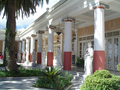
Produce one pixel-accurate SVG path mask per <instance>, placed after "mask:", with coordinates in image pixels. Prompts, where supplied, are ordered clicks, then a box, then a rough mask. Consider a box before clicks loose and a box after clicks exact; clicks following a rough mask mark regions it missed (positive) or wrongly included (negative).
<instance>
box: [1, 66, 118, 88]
mask: <svg viewBox="0 0 120 90" xmlns="http://www.w3.org/2000/svg"><path fill="white" fill-rule="evenodd" d="M24 68H32V69H36V68H40V67H39V66H37V67H30V66H27V67H24ZM0 69H4V68H1V67H0ZM83 71H84V69H83V68H80V67H75V66H72V70H71V71H70V72H71V73H72V74H73V79H72V81H71V82H73V86H72V87H71V88H70V89H68V90H80V88H79V87H80V85H81V84H82V75H83V74H84V72H83ZM111 73H113V74H116V75H117V74H118V75H120V73H119V72H114V71H111ZM37 79H38V78H37V77H5V78H0V90H28V89H29V90H43V89H39V88H34V87H32V85H34V83H35V82H36V81H37Z"/></svg>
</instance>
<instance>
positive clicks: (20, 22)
mask: <svg viewBox="0 0 120 90" xmlns="http://www.w3.org/2000/svg"><path fill="white" fill-rule="evenodd" d="M58 1H60V0H49V4H48V5H47V4H46V2H45V0H44V5H43V7H42V8H41V6H39V7H37V12H36V13H35V14H34V15H32V14H31V15H30V17H24V19H22V18H21V17H19V18H18V19H17V20H16V29H21V28H25V27H27V26H29V25H30V24H31V23H32V22H33V21H34V20H36V19H37V18H38V17H39V16H40V15H42V14H43V13H44V12H45V11H46V8H51V7H52V6H53V5H55V4H56V3H57V2H58ZM2 13H3V12H2ZM5 27H6V17H4V19H2V14H1V16H0V29H3V28H5Z"/></svg>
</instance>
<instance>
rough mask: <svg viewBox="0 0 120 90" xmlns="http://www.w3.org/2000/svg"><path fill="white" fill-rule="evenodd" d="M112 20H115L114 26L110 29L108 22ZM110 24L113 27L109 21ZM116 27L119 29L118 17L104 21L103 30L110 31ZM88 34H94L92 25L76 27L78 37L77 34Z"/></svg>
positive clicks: (119, 19)
mask: <svg viewBox="0 0 120 90" xmlns="http://www.w3.org/2000/svg"><path fill="white" fill-rule="evenodd" d="M113 21H114V22H115V27H114V28H113V29H110V28H109V23H110V22H113ZM110 26H111V27H113V26H114V24H113V23H111V25H110ZM85 29H86V30H88V33H87V34H84V33H85V32H84V30H85ZM116 29H120V18H117V19H113V20H109V21H106V22H105V31H111V30H116ZM90 34H94V25H92V26H88V27H84V28H80V29H78V37H79V36H86V35H90Z"/></svg>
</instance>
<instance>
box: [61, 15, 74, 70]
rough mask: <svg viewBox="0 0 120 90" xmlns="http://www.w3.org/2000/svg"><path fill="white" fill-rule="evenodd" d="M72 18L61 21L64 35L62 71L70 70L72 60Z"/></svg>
mask: <svg viewBox="0 0 120 90" xmlns="http://www.w3.org/2000/svg"><path fill="white" fill-rule="evenodd" d="M73 20H75V19H74V18H70V17H66V18H64V19H62V21H64V22H65V35H64V65H63V69H64V70H71V59H72V41H71V38H72V21H73Z"/></svg>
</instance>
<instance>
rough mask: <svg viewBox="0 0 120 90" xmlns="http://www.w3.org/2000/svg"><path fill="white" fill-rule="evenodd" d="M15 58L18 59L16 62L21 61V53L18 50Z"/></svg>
mask: <svg viewBox="0 0 120 90" xmlns="http://www.w3.org/2000/svg"><path fill="white" fill-rule="evenodd" d="M17 60H18V63H21V53H20V51H18V54H17Z"/></svg>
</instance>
